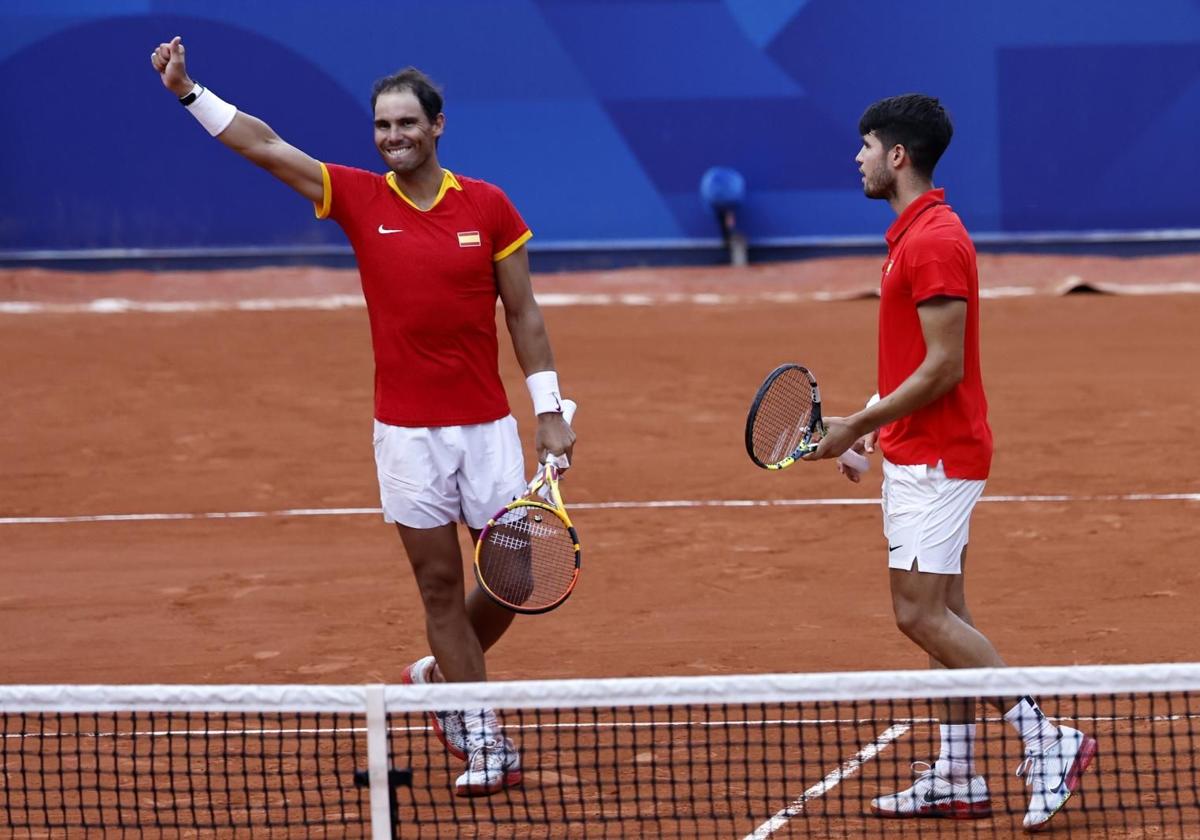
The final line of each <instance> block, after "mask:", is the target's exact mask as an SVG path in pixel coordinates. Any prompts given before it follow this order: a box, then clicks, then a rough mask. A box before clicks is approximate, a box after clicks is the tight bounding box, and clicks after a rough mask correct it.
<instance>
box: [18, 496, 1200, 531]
mask: <svg viewBox="0 0 1200 840" xmlns="http://www.w3.org/2000/svg"><path fill="white" fill-rule="evenodd" d="M980 501H981V502H993V503H1000V504H1012V503H1034V504H1037V503H1044V502H1200V493H1125V494H1116V493H1113V494H1101V495H1095V496H1070V495H1051V496H984V497H983V498H982V499H980ZM878 504H879V500H878V499H874V498H868V499H668V500H659V501H620V502H578V503H575V504H572V505H570V506H569V507H570V509H571V510H621V509H626V508H734V507H849V506H855V505H878ZM382 514H383V511H382V510H381V509H380V508H288V509H286V510H238V511H222V512H215V513H102V514H96V515H92V516H3V517H0V525H65V524H73V523H79V522H171V521H193V520H202V519H270V518H277V517H288V516H380V515H382Z"/></svg>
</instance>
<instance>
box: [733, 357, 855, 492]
mask: <svg viewBox="0 0 1200 840" xmlns="http://www.w3.org/2000/svg"><path fill="white" fill-rule="evenodd" d="M825 431H826V429H825V421H823V420H822V419H821V391H820V389H819V388H817V380H816V378H815V377H814V376H813V375H812V372H811V371H810V370H809V369H808V368H806V367H802V366H800V365H796V364H786V365H780V366H779V367H777V368H775V370H773V371H771V372H770V374H768V375H767V378H766V380H765V381H764V382H763V384H762V385H761V386H760V387H759V389H758V393H757V394H755V395H754V402H753V403H752V404H751V406H750V414H749V416H747V417H746V451H747V452H748V453H749V454H750V460H752V461H753V462H754V463H756V464H758V466H760V467H762V468H763V469H766V470H782V469H785V468H786V467H790V466H791V465H792V464H794V463H796V461H797V460H798V459H800V458H801V457H802V456H804V455H807V454H808V453H810V452H812V451H813V450H815V449H816V448H817V441H814V440H813V436H814V435H815V434H816V433H817V432H820V433H821V434H825ZM818 441H819V438H818ZM838 460H839V461H841V462H842V463H843V464H845V465H846V466H848V467H850V468H851V469H852V470H855V471H856V472H859V473H864V472H866V471H867V470H868V469H870V467H871V462H870V461H869V460H867V456H865V455H863V454H862V453H861V452H855V451H854V450H853V449H848V450H846V451H845V452H844V453H842V454H841V455H839V456H838Z"/></svg>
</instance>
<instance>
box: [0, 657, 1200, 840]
mask: <svg viewBox="0 0 1200 840" xmlns="http://www.w3.org/2000/svg"><path fill="white" fill-rule="evenodd" d="M14 688H16V689H19V688H20V687H14ZM151 688H153V687H147V689H146V691H147V693H148V692H149V691H150V689H151ZM159 688H161V687H159ZM173 688H174V689H175V693H176V695H177V697H178V698H180V699H176V700H174V701H172V703H173V704H182V705H184V706H195V708H189V709H188V710H185V711H171V710H168V709H166V708H165V707H164V705H162V704H160V705H157V706H155V707H154V708H151V709H149V710H136V711H116V710H114V709H115V708H116V707H119V706H120V705H121V703H113V702H112V701H111V699H106V694H107V693H109V692H111V691H113V690H115V689H112V688H111V687H89V688H88V689H87V691H86V692H83V691H82V689H79V690H77V691H76V696H75V697H74V699H73V700H72V703H71V704H70V705H69V706H67V707H65V708H61V709H59V710H57V711H55V710H54V709H53V705H54V704H53V703H52V702H51V699H52V698H50V697H49V696H48V695H46V696H42V697H41V699H40V700H39V701H38V702H37V703H32V702H31V701H30V700H29V695H28V692H25V693H24V694H23V695H22V696H20V697H16V698H9V699H3V691H0V711H2V712H3V718H4V720H3V723H4V729H3V758H2V761H3V766H4V777H3V786H2V787H0V826H3V828H2V829H0V833H3V834H4V836H21V837H39V836H40V837H46V836H49V837H56V836H122V837H123V836H129V837H176V836H179V837H183V836H187V837H196V836H201V837H393V836H395V837H414V838H415V837H447V838H450V837H531V838H533V837H545V838H551V837H664V838H665V837H728V838H768V837H829V838H833V837H839V838H841V837H883V836H889V837H891V836H895V835H899V836H912V837H918V836H919V837H926V836H946V837H989V838H990V837H1009V836H1011V837H1018V836H1024V826H1023V823H1024V821H1025V819H1026V813H1027V809H1029V807H1030V802H1031V794H1034V793H1035V791H1036V788H1035V787H1033V786H1030V785H1028V781H1029V780H1030V775H1031V774H1030V773H1029V772H1028V768H1027V772H1026V774H1025V775H1024V776H1018V775H1016V772H1015V771H1016V770H1017V769H1018V766H1019V765H1020V764H1021V762H1022V759H1023V757H1024V753H1025V744H1024V743H1023V741H1022V738H1021V736H1020V735H1019V734H1018V731H1017V727H1015V726H1013V725H1012V724H1011V722H1010V721H1005V720H1003V719H1002V718H1001V717H1000V715H999V713H998V712H997V711H995V710H994V709H993V708H992V707H991V706H990V705H987V704H984V703H981V704H980V705H979V711H980V715H979V723H978V725H977V737H976V743H975V757H974V759H975V766H974V772H975V773H976V774H977V775H978V776H979V777H980V779H981V780H982V781H981V782H980V783H979V784H983V785H985V786H986V794H985V797H986V801H987V809H986V811H987V813H983V814H981V818H978V819H929V818H921V819H883V818H881V817H879V816H877V815H875V814H873V813H872V800H874V799H876V798H878V797H880V796H883V795H885V794H889V793H893V792H896V791H900V790H903V789H907V788H910V787H911V786H912V785H913V783H914V782H915V781H917V776H916V775H915V774H914V767H913V764H914V762H932V761H934V760H935V759H936V758H937V757H938V754H939V750H940V747H941V743H940V740H941V739H940V730H939V717H940V716H941V715H942V713H943V704H944V701H945V699H946V698H950V697H997V696H1004V697H1009V696H1011V697H1013V698H1016V697H1018V696H1020V695H1022V694H1029V693H1035V694H1036V695H1037V696H1038V699H1039V702H1040V704H1041V708H1042V710H1043V711H1044V712H1045V714H1046V715H1047V716H1049V718H1051V719H1052V720H1053V721H1054V722H1055V723H1056V724H1057V725H1059V726H1060V727H1070V729H1066V728H1063V729H1062V730H1061V731H1063V732H1064V733H1066V732H1071V731H1075V730H1077V731H1078V732H1080V733H1084V734H1085V735H1086V737H1089V738H1094V739H1095V740H1096V743H1097V744H1098V752H1097V755H1096V757H1095V759H1094V760H1093V761H1092V762H1091V764H1090V766H1089V767H1087V769H1086V770H1085V771H1084V772H1083V773H1082V775H1081V776H1080V777H1079V780H1078V785H1077V786H1076V789H1075V790H1074V792H1073V794H1072V795H1071V796H1070V798H1069V799H1067V800H1066V802H1065V806H1064V807H1063V808H1062V810H1061V811H1060V812H1059V813H1058V814H1057V815H1056V816H1054V817H1053V818H1052V820H1051V821H1050V823H1049V824H1048V826H1047V827H1048V828H1049V830H1051V831H1053V832H1055V833H1056V834H1058V835H1060V836H1070V837H1114V838H1115V837H1121V838H1125V837H1146V838H1150V837H1154V838H1200V803H1198V801H1197V796H1198V791H1200V784H1198V783H1200V772H1198V770H1197V754H1198V749H1197V748H1198V746H1200V745H1198V743H1197V736H1196V728H1197V721H1198V720H1200V695H1198V691H1200V666H1197V665H1172V666H1162V665H1158V666H1137V667H1134V666H1124V667H1120V668H1075V669H1002V670H999V671H963V672H887V673H857V674H820V675H807V676H778V675H776V676H756V677H730V678H672V679H667V678H662V679H654V680H598V681H561V682H529V683H493V684H489V685H479V686H446V685H432V686H396V687H387V688H386V689H383V688H380V689H379V690H380V691H382V692H383V695H382V696H384V697H385V698H386V700H385V703H386V707H387V709H388V711H387V713H386V715H385V716H382V717H380V718H379V719H378V726H379V728H380V732H379V733H378V734H380V735H382V736H383V737H382V744H383V745H385V747H386V749H384V750H383V752H382V761H383V762H384V765H386V766H384V769H385V770H386V769H394V770H405V771H409V773H410V774H411V777H410V781H409V783H407V784H403V785H400V786H398V787H394V788H391V786H389V785H387V784H386V782H385V783H384V785H383V788H382V789H380V788H379V786H378V785H377V786H376V787H375V788H374V789H369V788H367V787H362V786H360V785H361V784H363V783H364V781H365V777H366V776H367V775H369V772H370V770H371V769H372V767H373V768H374V769H375V770H379V769H380V766H381V765H380V764H379V761H380V759H379V756H378V754H376V757H375V758H374V759H373V758H372V757H371V756H372V754H371V751H370V749H368V741H369V739H370V735H369V732H370V730H371V727H372V726H374V725H376V724H374V723H372V722H371V718H370V717H369V716H368V715H366V714H365V713H364V712H363V711H358V712H355V711H353V710H352V709H353V707H354V706H355V705H360V706H361V705H363V703H362V700H361V698H362V695H363V692H364V691H365V690H366V689H364V687H336V688H337V690H338V691H339V692H340V693H341V695H342V696H343V697H344V699H342V700H339V701H338V703H337V704H335V705H334V707H331V708H329V709H327V710H324V711H314V710H313V709H314V707H315V706H317V705H320V704H316V703H313V702H312V701H311V699H310V698H306V697H305V692H307V691H308V690H309V689H308V688H305V687H290V689H289V691H290V695H289V698H288V699H289V702H298V700H302V701H303V705H304V708H302V709H299V710H297V711H294V712H286V711H283V710H282V709H281V708H280V707H279V706H278V705H271V703H276V704H278V702H279V701H278V700H277V698H274V696H272V698H271V703H265V704H264V703H262V702H259V701H258V698H256V697H255V692H254V690H253V689H252V687H226V688H228V689H231V690H235V692H236V693H237V694H238V695H239V699H238V703H236V704H230V703H229V702H228V701H227V700H221V701H219V702H220V704H221V708H220V709H214V710H210V711H200V710H199V708H198V707H199V706H204V705H208V706H213V705H214V703H215V701H213V700H212V699H207V700H204V701H203V702H201V701H191V700H187V698H186V694H187V692H186V691H181V690H179V687H173ZM327 688H330V687H327ZM125 690H128V688H126V689H125ZM198 691H202V692H204V693H205V696H206V697H207V698H213V697H220V696H221V694H222V691H223V689H220V687H216V688H207V689H198ZM18 693H20V692H18ZM89 695H94V702H93V703H92V705H94V706H96V710H94V711H84V710H83V707H84V706H86V705H88V699H89ZM455 704H457V705H455ZM476 704H479V705H480V706H487V707H489V708H494V709H496V710H497V715H498V717H499V720H500V723H501V725H502V727H503V730H504V734H505V735H507V736H508V737H509V738H511V739H512V741H513V742H514V743H515V744H516V746H517V748H518V750H519V751H520V758H521V770H522V776H523V778H522V782H521V785H520V786H519V787H513V788H508V789H505V790H502V791H500V792H498V793H496V794H494V795H492V796H483V797H462V796H458V795H456V793H455V780H456V778H457V777H458V776H459V775H460V774H461V773H462V772H463V770H464V766H463V762H461V761H460V760H457V759H455V758H453V757H452V756H451V755H450V754H449V753H448V752H447V751H446V750H445V749H444V748H443V746H442V745H441V743H440V742H439V741H438V739H437V738H436V737H435V736H434V734H433V732H432V731H431V729H430V727H429V714H428V713H429V711H430V710H433V709H445V708H455V707H457V708H462V707H464V706H466V707H468V708H475V707H476ZM126 705H134V704H132V703H126ZM242 705H245V706H246V708H244V709H243V708H241V706H242ZM254 705H266V706H267V707H268V708H267V710H266V711H263V710H258V711H255V710H254V709H253V708H252V707H253V706H254ZM1029 722H1030V721H1021V723H1029ZM1033 723H1036V721H1033ZM1026 728H1028V727H1026ZM1034 728H1036V726H1035V727H1034ZM1042 764H1043V765H1044V764H1046V762H1042ZM922 769H923V765H921V764H917V766H916V768H915V770H916V772H919V771H921V770H922ZM1041 770H1043V771H1045V767H1044V766H1043V767H1042V768H1041ZM1046 772H1047V778H1048V777H1049V775H1052V774H1053V770H1052V769H1051V771H1046ZM1064 773H1065V771H1064ZM375 778H376V780H377V781H378V780H381V779H386V778H387V774H386V772H384V773H383V774H378V773H377V774H376V775H375ZM356 779H357V781H356ZM392 780H393V782H398V781H400V779H399V777H396V776H393V779H392ZM1052 783H1053V784H1052ZM1046 786H1047V788H1050V787H1056V786H1057V779H1049V778H1048V781H1047V782H1046ZM389 788H391V789H390V790H389ZM952 792H953V791H952ZM389 793H390V794H391V799H390V800H389V799H388V796H389ZM956 795H957V796H958V798H965V797H966V794H964V793H963V791H962V790H959V791H958V793H957V794H956ZM380 796H382V797H383V801H384V810H383V811H382V812H381V811H379V810H378V809H377V810H374V811H372V802H379V801H380V800H379V799H377V798H376V797H380ZM935 799H936V797H935ZM976 801H978V797H977V796H976ZM923 803H924V800H922V804H923ZM934 804H936V802H935V803H934ZM373 813H374V814H375V815H376V817H377V819H376V821H374V822H373V821H372V819H371V816H372V814H373ZM380 813H385V814H388V815H390V816H389V819H387V820H385V821H384V822H385V823H386V824H380V823H379V820H378V815H379V814H380ZM373 832H374V833H373Z"/></svg>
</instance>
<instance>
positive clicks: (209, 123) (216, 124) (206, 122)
mask: <svg viewBox="0 0 1200 840" xmlns="http://www.w3.org/2000/svg"><path fill="white" fill-rule="evenodd" d="M193 95H194V98H193V99H192V101H191V102H190V103H189V104H187V105H184V106H183V107H185V108H187V109H188V111H189V112H190V113H191V115H192V116H193V117H195V118H196V119H197V120H199V122H200V125H202V126H204V130H205V131H207V132H208V133H209V134H211V135H212V136H213V137H216V136H217V135H218V134H220V133H221V132H222V131H224V130H225V129H227V128H229V124H230V123H231V122H233V118H234V117H236V116H237V108H236V107H235V106H233V105H230V104H229V103H228V102H226V101H225V100H224V99H222V98H221V97H219V96H217V95H216V94H215V93H213V92H212V91H211V90H209V89H208V88H206V87H204V86H203V85H201V84H199V83H197V85H196V87H194V88H192V92H191V93H189V94H188V95H187V97H184V98H185V99H186V98H188V97H192V96H193Z"/></svg>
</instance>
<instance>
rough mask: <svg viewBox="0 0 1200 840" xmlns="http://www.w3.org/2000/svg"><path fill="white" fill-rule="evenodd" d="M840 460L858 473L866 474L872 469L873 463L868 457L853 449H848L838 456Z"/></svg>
mask: <svg viewBox="0 0 1200 840" xmlns="http://www.w3.org/2000/svg"><path fill="white" fill-rule="evenodd" d="M838 460H839V461H841V462H842V463H843V464H845V465H846V466H847V467H849V468H850V469H852V470H854V471H855V472H856V473H860V474H861V473H865V472H866V471H867V470H869V469H871V461H870V460H869V459H868V458H867V456H866V455H863V454H862V453H861V452H856V451H855V450H853V449H847V450H846V451H845V452H843V453H842V454H841V455H839V456H838Z"/></svg>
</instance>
